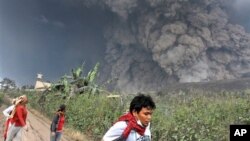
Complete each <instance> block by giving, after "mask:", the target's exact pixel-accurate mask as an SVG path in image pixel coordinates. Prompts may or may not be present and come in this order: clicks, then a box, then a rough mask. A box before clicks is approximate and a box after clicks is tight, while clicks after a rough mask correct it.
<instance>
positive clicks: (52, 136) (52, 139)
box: [50, 132, 56, 141]
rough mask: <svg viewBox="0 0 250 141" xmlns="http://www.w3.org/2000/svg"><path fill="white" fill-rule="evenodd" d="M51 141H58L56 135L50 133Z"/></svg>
mask: <svg viewBox="0 0 250 141" xmlns="http://www.w3.org/2000/svg"><path fill="white" fill-rule="evenodd" d="M50 141H56V134H53V135H52V134H51V132H50Z"/></svg>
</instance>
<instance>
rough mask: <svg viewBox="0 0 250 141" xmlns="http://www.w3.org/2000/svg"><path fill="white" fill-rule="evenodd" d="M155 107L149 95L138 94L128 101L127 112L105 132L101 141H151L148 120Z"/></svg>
mask: <svg viewBox="0 0 250 141" xmlns="http://www.w3.org/2000/svg"><path fill="white" fill-rule="evenodd" d="M155 108H156V106H155V103H154V101H153V100H152V98H151V97H150V96H145V95H143V94H139V95H138V96H135V97H134V98H133V100H132V101H131V103H130V108H129V112H128V113H127V114H124V115H122V116H121V117H120V118H119V119H118V121H117V122H116V123H115V124H114V125H113V126H112V127H111V128H110V129H109V130H108V131H107V132H106V133H105V135H104V136H103V138H102V140H103V141H151V132H150V121H151V118H152V114H153V110H154V109H155Z"/></svg>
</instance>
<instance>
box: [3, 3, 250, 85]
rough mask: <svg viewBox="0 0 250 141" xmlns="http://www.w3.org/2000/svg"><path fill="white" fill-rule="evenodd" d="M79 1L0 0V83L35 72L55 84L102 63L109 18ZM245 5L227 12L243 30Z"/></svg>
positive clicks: (249, 21)
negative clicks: (79, 68)
mask: <svg viewBox="0 0 250 141" xmlns="http://www.w3.org/2000/svg"><path fill="white" fill-rule="evenodd" d="M85 1H87V0H85ZM76 2H79V3H76ZM80 2H81V0H75V1H74V3H72V2H71V0H1V1H0V79H2V78H4V77H8V78H10V79H13V80H15V81H16V83H17V84H18V85H24V84H34V82H35V79H36V74H37V73H42V74H43V75H44V78H45V79H46V80H49V81H55V80H58V79H59V78H60V77H61V76H63V75H64V74H68V73H70V70H71V69H72V68H74V67H76V66H79V65H81V63H82V62H83V61H85V64H86V67H87V68H88V69H89V68H92V67H93V66H94V64H95V63H96V62H97V61H102V60H103V56H104V52H105V39H104V37H103V30H104V28H105V27H106V25H107V24H109V23H110V22H112V20H113V16H112V15H113V14H112V13H111V12H107V11H104V10H103V9H100V7H97V6H96V7H95V6H94V7H91V8H86V7H84V6H83V5H81V3H80ZM78 5H80V6H78ZM249 6H250V0H237V1H236V2H235V7H234V11H233V12H232V13H233V15H234V21H235V22H236V23H242V25H244V26H245V27H246V29H247V30H248V31H250V26H249V25H250V18H249V12H250V8H249ZM110 11H111V10H110Z"/></svg>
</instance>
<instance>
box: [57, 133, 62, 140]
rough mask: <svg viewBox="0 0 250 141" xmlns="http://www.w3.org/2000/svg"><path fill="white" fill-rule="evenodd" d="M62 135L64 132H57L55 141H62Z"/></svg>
mask: <svg viewBox="0 0 250 141" xmlns="http://www.w3.org/2000/svg"><path fill="white" fill-rule="evenodd" d="M61 137H62V132H56V140H55V141H60V140H61Z"/></svg>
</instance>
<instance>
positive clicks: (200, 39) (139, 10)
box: [102, 0, 250, 92]
mask: <svg viewBox="0 0 250 141" xmlns="http://www.w3.org/2000/svg"><path fill="white" fill-rule="evenodd" d="M248 3H249V2H248V1H246V0H245V1H244V0H240V1H232V0H229V1H228V0H203V1H198V0H197V1H196V0H146V1H139V0H126V1H125V0H118V1H110V0H103V1H102V4H104V5H106V8H107V7H108V8H110V10H111V11H112V12H114V13H116V14H117V16H118V19H119V20H117V21H116V22H115V23H113V24H112V25H111V26H110V27H109V28H108V29H107V31H106V32H105V33H106V34H105V37H106V39H107V41H108V44H107V48H106V57H105V59H106V61H107V64H108V66H109V71H108V72H110V76H111V78H117V82H116V83H115V85H116V87H118V88H119V89H121V90H123V91H125V92H136V91H147V90H157V88H161V87H164V85H167V84H168V83H175V82H205V81H211V80H221V79H234V78H241V77H243V76H245V75H246V74H248V73H249V67H250V60H249V57H248V56H249V53H250V35H249V33H247V32H246V30H245V29H244V27H243V26H241V25H240V24H242V25H244V23H245V21H244V20H242V19H243V18H241V17H236V15H237V14H241V15H242V16H243V17H245V16H246V15H244V14H242V13H240V12H243V13H244V12H245V11H248V7H247V4H248ZM248 5H249V4H248ZM239 10H240V12H239ZM236 13H237V14H236ZM245 14H247V13H245ZM237 18H238V19H237Z"/></svg>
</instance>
